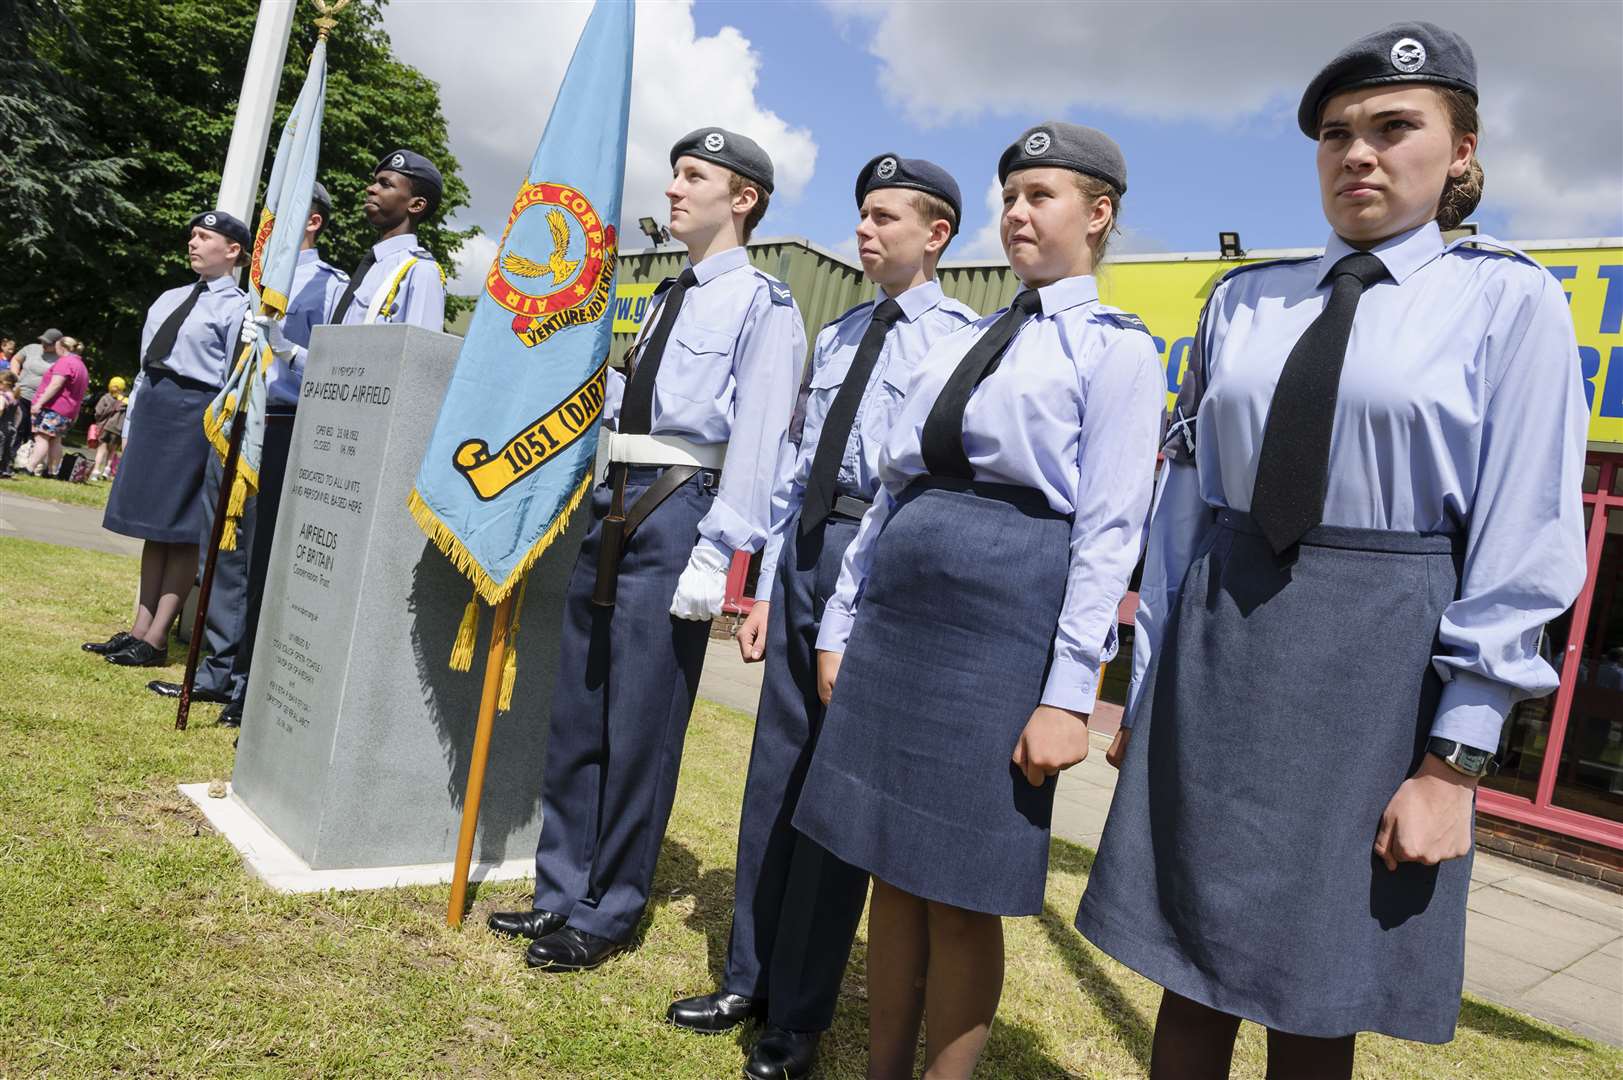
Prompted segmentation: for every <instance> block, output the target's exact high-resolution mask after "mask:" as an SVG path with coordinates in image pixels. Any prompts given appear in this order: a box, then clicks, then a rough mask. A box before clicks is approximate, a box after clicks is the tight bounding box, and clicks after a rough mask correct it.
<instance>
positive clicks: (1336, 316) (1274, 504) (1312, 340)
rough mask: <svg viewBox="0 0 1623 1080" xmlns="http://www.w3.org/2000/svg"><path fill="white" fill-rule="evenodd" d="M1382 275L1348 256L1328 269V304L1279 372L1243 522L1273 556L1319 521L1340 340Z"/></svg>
mask: <svg viewBox="0 0 1623 1080" xmlns="http://www.w3.org/2000/svg"><path fill="white" fill-rule="evenodd" d="M1386 276H1387V274H1386V267H1385V266H1384V265H1383V264H1382V263H1381V260H1380V259H1378V258H1376V257H1375V256H1374V255H1371V254H1370V253H1369V252H1367V251H1358V252H1354V253H1353V254H1351V255H1348V256H1346V257H1345V258H1343V259H1341V260H1339V261H1338V262H1337V263H1336V265H1335V266H1333V267H1331V268H1330V299H1329V300H1328V301H1327V302H1326V303H1325V305H1324V310H1323V311H1322V312H1320V313H1319V317H1318V318H1316V319H1314V320H1313V322H1312V323H1310V324H1309V325H1308V328H1307V330H1306V331H1305V332H1303V334H1302V336H1301V338H1300V339H1298V340H1297V342H1296V344H1295V346H1293V347H1292V348H1291V352H1290V356H1289V357H1287V358H1286V359H1285V367H1284V370H1282V371H1281V372H1280V373H1279V384H1278V385H1277V386H1276V387H1275V388H1274V399H1273V404H1271V405H1270V406H1269V407H1268V422H1267V424H1266V425H1265V426H1264V428H1263V434H1262V452H1261V453H1260V454H1259V455H1258V459H1257V480H1256V483H1255V485H1254V486H1253V487H1252V489H1251V516H1252V517H1253V518H1254V519H1255V520H1256V522H1257V525H1258V526H1259V527H1260V528H1261V529H1262V535H1263V536H1264V537H1266V538H1267V540H1268V544H1269V546H1270V547H1272V548H1273V549H1274V553H1275V554H1276V555H1277V554H1280V553H1282V552H1284V551H1285V549H1286V548H1288V547H1290V546H1291V545H1292V544H1294V543H1296V542H1297V541H1298V540H1300V539H1301V538H1302V536H1303V534H1305V533H1306V532H1307V531H1308V530H1309V529H1311V528H1313V527H1314V526H1315V525H1317V524H1318V523H1319V522H1320V521H1321V520H1323V518H1324V495H1325V491H1326V489H1327V488H1328V486H1329V482H1330V435H1331V433H1332V432H1333V431H1334V429H1335V420H1336V395H1337V392H1338V391H1339V389H1340V386H1341V365H1342V361H1344V360H1346V358H1347V338H1348V336H1349V335H1350V334H1351V333H1352V324H1353V315H1354V313H1355V312H1357V310H1358V299H1359V297H1361V296H1363V295H1364V290H1365V289H1367V288H1369V287H1370V286H1371V285H1373V284H1375V283H1376V282H1377V281H1380V280H1381V279H1383V278H1385V277H1386Z"/></svg>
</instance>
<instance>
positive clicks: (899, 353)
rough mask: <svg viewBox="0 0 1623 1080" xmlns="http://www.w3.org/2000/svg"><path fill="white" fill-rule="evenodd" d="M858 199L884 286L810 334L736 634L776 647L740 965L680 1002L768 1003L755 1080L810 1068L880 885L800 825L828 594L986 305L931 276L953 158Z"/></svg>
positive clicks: (736, 914) (742, 836)
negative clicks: (975, 306)
mask: <svg viewBox="0 0 1623 1080" xmlns="http://www.w3.org/2000/svg"><path fill="white" fill-rule="evenodd" d="M856 203H857V208H858V212H859V218H858V224H857V252H858V254H859V255H860V257H861V259H862V268H863V270H864V271H866V273H867V276H868V279H869V280H870V281H872V282H873V283H874V284H875V285H876V286H878V291H877V293H876V295H875V297H874V299H872V300H869V301H867V302H865V303H862V304H859V305H857V306H856V307H854V308H852V309H851V310H850V311H848V312H846V313H845V314H844V315H841V316H840V317H839V318H838V319H835V320H834V321H833V322H831V323H829V324H828V325H827V326H825V327H824V328H823V329H822V331H821V332H820V333H819V334H818V335H817V340H816V343H815V344H814V345H813V347H812V359H811V364H810V366H809V368H808V374H807V380H806V385H807V390H806V391H805V392H804V393H803V402H802V404H801V405H800V407H799V408H798V409H797V411H796V420H795V421H794V422H793V423H792V424H791V426H790V432H789V442H788V444H787V445H786V446H785V447H784V453H783V456H782V458H781V460H780V465H779V474H778V480H777V484H776V486H775V488H774V490H773V495H772V533H771V536H770V537H769V538H768V540H767V543H766V552H765V555H764V556H763V558H762V560H761V576H760V584H759V585H758V586H757V591H756V603H755V607H754V609H753V610H751V612H750V615H749V618H748V619H747V620H745V622H744V625H743V626H742V627H741V628H740V629H739V633H738V643H739V648H740V650H741V651H742V652H743V655H744V661H745V662H746V663H757V662H759V661H760V660H761V659H762V658H763V656H764V657H765V660H766V677H765V679H764V681H763V685H762V687H761V702H760V707H759V708H758V710H757V712H756V719H755V746H754V749H753V750H752V751H751V754H750V767H749V779H748V781H747V782H746V784H745V787H744V809H743V814H742V816H741V818H740V820H739V828H738V867H737V874H736V877H735V884H734V892H733V930H732V937H731V940H730V942H729V943H728V950H727V971H726V975H725V977H724V978H723V980H722V985H721V989H719V990H717V991H715V992H714V993H710V994H705V995H703V996H700V997H692V998H685V999H683V1000H681V1001H678V1002H676V1003H675V1004H673V1005H672V1006H671V1007H670V1011H669V1013H668V1014H667V1015H668V1017H669V1019H670V1021H671V1023H673V1024H676V1025H677V1026H679V1027H684V1028H688V1029H689V1030H692V1031H701V1032H719V1031H725V1030H727V1029H729V1028H731V1027H733V1026H734V1025H736V1024H738V1023H740V1022H742V1021H743V1020H745V1019H746V1018H748V1017H752V1016H760V1015H762V1014H765V1016H766V1018H767V1028H766V1030H765V1032H764V1033H763V1034H762V1035H761V1038H760V1039H759V1040H758V1041H757V1042H756V1044H755V1047H754V1049H753V1050H751V1052H750V1056H749V1061H748V1063H747V1064H746V1066H745V1069H744V1072H745V1075H746V1076H752V1077H763V1078H767V1077H777V1078H781V1077H801V1076H805V1075H807V1074H808V1073H809V1072H810V1071H811V1069H812V1066H813V1065H814V1064H815V1062H816V1059H817V1044H818V1040H819V1039H820V1038H821V1036H822V1033H823V1032H824V1031H826V1030H827V1029H828V1027H829V1026H830V1025H831V1024H832V1023H833V1021H834V1005H835V1000H836V998H837V997H838V996H839V991H840V977H841V975H842V974H843V972H844V971H845V962H846V958H847V956H848V955H849V954H850V952H851V940H852V938H853V937H854V936H855V934H856V929H857V923H858V921H859V920H860V919H861V917H862V905H863V901H864V899H865V898H866V896H867V891H868V877H867V875H866V874H865V873H863V872H862V871H860V870H857V869H855V868H853V867H851V866H848V865H846V864H845V863H843V862H841V861H839V860H838V859H836V858H834V857H833V856H832V855H830V854H828V853H827V852H826V851H824V850H823V849H822V848H821V847H819V846H818V845H817V844H815V843H813V842H812V841H810V840H808V839H806V838H805V837H803V836H801V835H800V834H799V833H797V832H795V830H794V828H793V827H792V826H791V825H790V821H791V820H792V819H793V818H794V814H795V803H796V801H797V800H798V798H799V797H800V785H801V782H802V781H803V780H804V779H805V775H806V767H807V765H808V764H809V763H810V761H811V756H812V751H813V749H814V748H815V747H816V745H817V734H818V732H819V730H820V729H821V728H822V723H823V703H822V700H821V699H820V698H819V696H818V688H817V654H816V642H817V630H818V622H819V619H820V617H821V615H822V611H823V605H824V603H825V602H826V601H827V600H828V597H829V596H830V594H832V593H833V591H834V584H835V582H836V581H837V580H838V578H839V573H840V560H841V558H842V557H843V556H844V554H845V549H846V547H847V545H849V544H850V543H851V540H852V539H853V538H854V537H855V536H856V533H857V525H858V523H859V522H860V521H861V519H862V515H863V513H864V512H865V511H866V510H867V509H868V504H869V502H870V501H871V500H872V499H873V497H874V495H875V494H876V493H877V492H878V490H879V475H878V463H879V451H880V448H881V447H882V446H883V445H884V442H885V436H886V434H887V433H888V432H889V430H890V426H891V424H892V422H893V421H894V420H895V418H896V414H897V413H898V411H899V410H900V409H901V405H902V400H903V396H904V394H905V392H906V388H907V386H908V382H909V378H910V376H911V375H912V372H913V367H914V365H915V364H916V363H917V362H918V360H919V359H920V358H921V357H922V356H923V355H924V354H925V353H926V352H927V351H928V350H929V348H930V346H931V345H932V344H933V343H934V342H935V341H937V340H939V339H940V338H941V337H943V336H945V335H947V334H950V333H952V332H953V331H955V330H957V329H959V328H960V327H964V326H968V325H969V324H970V323H972V322H974V321H975V319H976V318H977V316H976V314H975V312H974V311H973V310H971V309H970V308H968V307H966V306H965V305H963V304H961V303H959V302H958V301H956V300H952V299H949V298H948V297H946V296H944V295H943V294H942V292H941V286H940V285H939V284H938V283H937V282H936V280H935V268H936V263H937V261H938V260H939V259H940V258H941V253H942V252H943V251H944V250H945V249H946V247H947V244H948V243H949V242H950V241H951V240H952V237H953V234H954V233H956V232H957V230H958V219H959V214H960V207H961V205H962V203H961V200H960V197H959V193H958V185H957V183H956V182H954V180H953V178H952V177H951V176H950V175H948V174H947V172H946V170H944V169H942V168H941V167H940V166H938V165H935V164H933V163H931V162H928V161H919V160H914V159H910V158H903V157H898V156H896V155H895V154H881V155H880V156H878V157H876V158H874V159H873V160H872V161H870V162H868V164H867V165H866V166H864V167H863V169H862V171H861V172H860V173H858V174H857V184H856ZM796 428H799V430H798V431H797V430H796Z"/></svg>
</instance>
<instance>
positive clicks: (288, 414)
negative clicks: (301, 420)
mask: <svg viewBox="0 0 1623 1080" xmlns="http://www.w3.org/2000/svg"><path fill="white" fill-rule="evenodd" d="M296 419H298V413H297V412H296V411H295V410H294V407H293V406H291V405H272V406H269V407H267V408H266V409H265V423H267V424H277V425H281V424H291V423H292V422H293V421H294V420H296Z"/></svg>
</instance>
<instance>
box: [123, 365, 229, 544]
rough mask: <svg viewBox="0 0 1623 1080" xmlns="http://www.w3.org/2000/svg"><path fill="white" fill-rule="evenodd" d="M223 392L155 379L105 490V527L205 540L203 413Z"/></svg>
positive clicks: (167, 539)
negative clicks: (121, 458)
mask: <svg viewBox="0 0 1623 1080" xmlns="http://www.w3.org/2000/svg"><path fill="white" fill-rule="evenodd" d="M218 393H219V390H218V389H216V388H212V387H209V386H207V385H205V384H203V383H200V382H196V381H194V380H192V379H182V378H178V377H176V376H173V375H160V376H158V377H156V378H153V379H152V380H151V381H149V382H148V383H147V384H146V385H145V386H144V387H142V389H141V394H140V400H139V401H138V402H137V403H136V410H137V411H136V416H135V423H134V431H133V433H134V436H135V437H134V438H132V439H130V440H129V442H128V444H127V445H126V446H125V449H124V458H123V460H122V461H121V462H120V463H119V466H118V475H117V476H116V477H114V478H113V486H112V489H111V490H109V491H108V493H107V509H106V510H105V511H104V512H103V514H102V519H101V527H102V528H104V529H108V530H110V531H112V532H116V533H122V534H123V535H125V536H133V537H135V538H136V539H139V540H156V541H160V542H162V543H167V544H201V543H203V473H204V470H205V469H206V468H207V467H208V460H209V454H211V453H212V452H213V451H211V450H210V449H209V444H208V438H207V437H206V436H205V435H204V434H203V412H204V411H205V410H206V409H207V408H208V405H209V402H211V401H213V400H214V395H216V394H218Z"/></svg>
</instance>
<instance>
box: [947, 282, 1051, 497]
mask: <svg viewBox="0 0 1623 1080" xmlns="http://www.w3.org/2000/svg"><path fill="white" fill-rule="evenodd" d="M1042 306H1043V301H1042V296H1041V294H1040V293H1038V292H1037V290H1036V289H1027V290H1026V291H1025V292H1023V293H1021V294H1020V295H1019V296H1016V297H1015V298H1014V303H1012V304H1010V305H1009V309H1008V310H1007V311H1005V312H1004V313H1003V317H1002V318H1000V319H998V321H997V322H995V323H993V324H992V325H991V327H990V328H989V329H988V330H987V331H986V333H984V334H982V335H981V337H980V340H979V341H977V342H975V344H974V345H971V346H970V348H969V351H968V352H967V353H965V354H964V358H963V359H962V360H960V361H958V367H957V368H956V369H955V370H954V371H953V373H952V374H951V375H950V376H949V377H948V378H947V382H946V385H945V386H943V387H942V388H941V395H940V396H939V397H937V398H936V399H935V405H933V406H932V407H931V408H930V415H929V417H928V418H927V419H926V420H925V421H924V435H923V438H922V439H921V440H920V442H921V446H920V449H921V450H922V451H923V452H924V467H925V468H926V469H928V470H929V471H930V475H931V476H958V477H962V478H963V479H965V480H973V479H974V478H975V470H974V469H973V468H972V467H971V466H970V464H969V455H968V454H966V453H964V406H966V405H968V404H969V395H970V394H972V393H974V392H975V387H977V386H979V385H980V384H981V382H982V381H983V380H985V378H986V377H987V376H988V375H990V374H992V372H994V371H996V370H997V366H998V363H999V362H1000V361H1001V360H1002V359H1003V354H1004V352H1005V351H1007V349H1008V348H1009V342H1011V341H1013V340H1014V335H1015V333H1016V331H1018V330H1019V329H1020V327H1022V326H1024V325H1025V322H1026V320H1027V319H1029V318H1031V317H1032V316H1033V315H1035V314H1037V312H1039V311H1041V310H1042Z"/></svg>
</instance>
